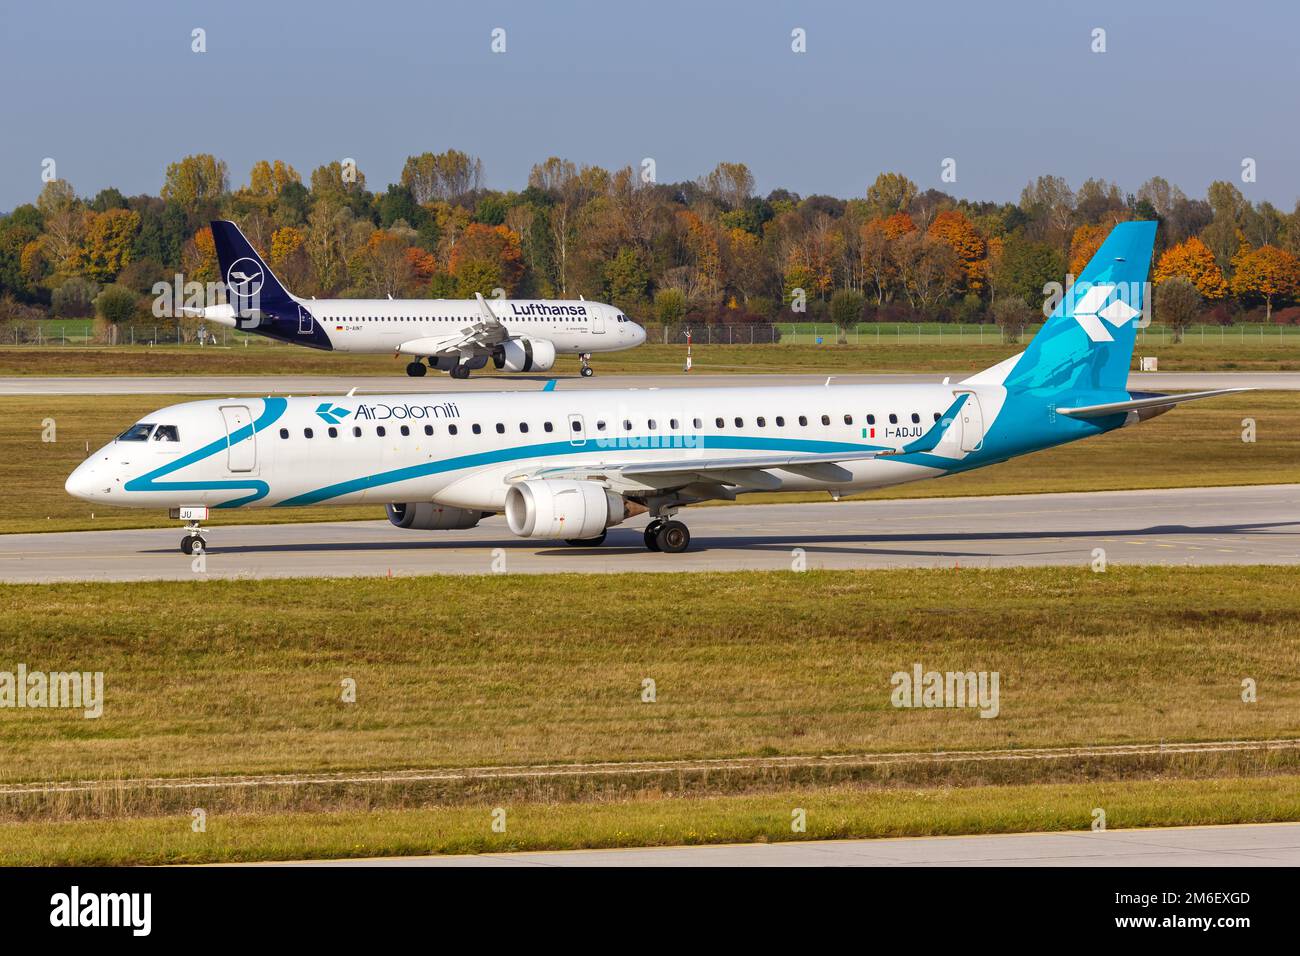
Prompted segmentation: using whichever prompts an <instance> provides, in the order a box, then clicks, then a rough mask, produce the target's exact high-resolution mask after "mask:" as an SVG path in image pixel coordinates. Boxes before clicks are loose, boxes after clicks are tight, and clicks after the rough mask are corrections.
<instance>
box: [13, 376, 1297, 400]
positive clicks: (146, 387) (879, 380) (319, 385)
mask: <svg viewBox="0 0 1300 956" xmlns="http://www.w3.org/2000/svg"><path fill="white" fill-rule="evenodd" d="M828 375H829V377H830V378H831V379H832V381H833V382H834V383H835V384H839V385H883V384H896V385H901V384H911V383H917V382H941V381H943V379H944V375H943V374H942V373H935V372H930V373H924V374H883V373H882V374H871V375H858V374H847V373H818V374H809V375H764V374H744V375H705V374H691V375H684V374H681V373H675V374H664V375H605V376H601V375H597V376H595V377H594V378H578V377H577V376H573V377H569V378H562V379H560V381H559V384H558V385H557V388H560V389H565V390H567V389H575V388H687V387H697V388H719V387H724V386H728V385H730V386H756V385H757V386H774V385H821V384H822V383H824V382H825V381H826V379H827V377H828ZM950 377H951V378H952V380H953V381H954V382H960V381H961V380H962V379H963V378H965V377H967V376H966V374H964V373H963V374H956V373H954V374H953V375H952V376H950ZM547 379H548V376H546V375H495V376H488V375H476V376H474V377H472V378H469V379H466V380H464V381H459V380H456V379H453V378H451V377H450V376H447V375H427V376H425V377H424V378H411V377H409V376H406V375H400V374H399V375H351V376H349V375H174V376H142V375H140V376H137V375H105V376H85V377H81V376H68V377H62V378H59V377H46V376H38V375H16V376H7V377H4V378H0V395H268V394H271V395H342V394H344V393H345V392H347V391H348V390H349V389H351V388H356V390H357V392H358V393H360V394H369V395H375V394H383V393H387V394H393V393H398V392H424V393H428V392H476V391H483V392H501V391H525V392H529V391H537V390H538V389H540V388H541V387H542V385H543V383H545V382H546V381H547ZM1243 387H1246V388H1264V389H1286V390H1296V389H1300V372H1134V373H1133V374H1132V375H1131V376H1130V377H1129V388H1130V389H1134V390H1137V391H1147V390H1156V391H1180V392H1194V391H1200V390H1209V389H1214V388H1243Z"/></svg>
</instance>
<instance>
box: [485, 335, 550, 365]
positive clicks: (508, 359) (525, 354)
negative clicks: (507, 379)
mask: <svg viewBox="0 0 1300 956" xmlns="http://www.w3.org/2000/svg"><path fill="white" fill-rule="evenodd" d="M492 364H494V365H495V366H496V367H497V368H502V369H505V370H506V371H507V372H545V371H546V370H547V369H549V368H550V367H551V366H552V365H554V364H555V343H553V342H548V341H547V340H546V339H530V338H528V336H526V335H525V336H520V337H519V338H517V339H510V340H509V341H506V342H502V343H501V344H500V345H499V346H497V348H496V350H495V351H493V353H492Z"/></svg>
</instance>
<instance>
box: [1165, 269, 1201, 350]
mask: <svg viewBox="0 0 1300 956" xmlns="http://www.w3.org/2000/svg"><path fill="white" fill-rule="evenodd" d="M1203 305H1204V302H1203V301H1202V299H1201V293H1200V292H1198V291H1197V289H1196V285H1195V284H1194V283H1193V282H1192V281H1191V280H1190V279H1186V278H1184V277H1183V276H1174V277H1173V278H1170V279H1166V280H1165V281H1164V282H1162V283H1160V285H1159V286H1158V287H1157V288H1156V301H1155V317H1156V318H1157V319H1159V320H1160V321H1161V322H1163V323H1165V324H1166V325H1168V326H1169V328H1170V329H1172V330H1173V336H1174V342H1181V341H1182V340H1183V332H1184V331H1185V330H1186V329H1187V327H1188V326H1189V325H1191V324H1192V323H1193V322H1195V321H1196V318H1197V316H1199V315H1200V314H1201V307H1202V306H1203Z"/></svg>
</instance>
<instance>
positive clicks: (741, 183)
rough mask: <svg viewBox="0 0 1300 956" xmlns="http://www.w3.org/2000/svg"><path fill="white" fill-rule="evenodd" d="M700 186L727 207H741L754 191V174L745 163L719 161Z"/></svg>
mask: <svg viewBox="0 0 1300 956" xmlns="http://www.w3.org/2000/svg"><path fill="white" fill-rule="evenodd" d="M700 186H701V187H702V188H703V189H704V191H705V192H707V193H708V194H709V195H710V196H712V197H713V198H714V199H716V200H717V201H718V202H719V203H721V204H722V206H723V207H724V208H726V209H739V208H741V207H742V206H743V205H744V204H745V203H746V201H748V199H749V197H750V195H751V194H752V193H753V192H754V174H753V173H751V172H750V171H749V167H748V166H746V165H745V164H744V163H718V165H717V166H715V167H714V168H713V171H712V172H711V173H709V174H708V175H707V176H705V177H704V178H703V179H702V180H701V181H700Z"/></svg>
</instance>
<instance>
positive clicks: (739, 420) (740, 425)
mask: <svg viewBox="0 0 1300 956" xmlns="http://www.w3.org/2000/svg"><path fill="white" fill-rule="evenodd" d="M736 427H737V428H744V427H745V420H744V419H743V418H740V417H739V416H737V417H736Z"/></svg>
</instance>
